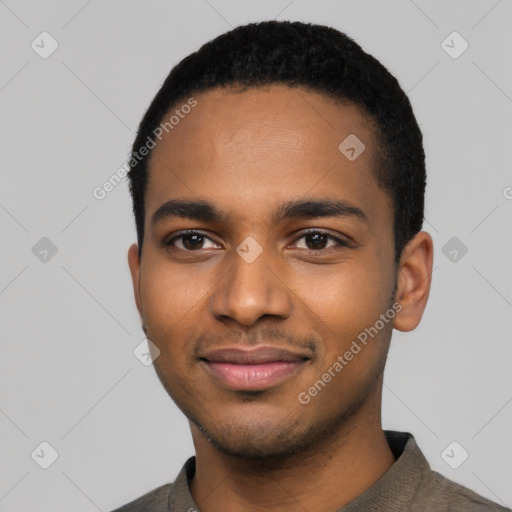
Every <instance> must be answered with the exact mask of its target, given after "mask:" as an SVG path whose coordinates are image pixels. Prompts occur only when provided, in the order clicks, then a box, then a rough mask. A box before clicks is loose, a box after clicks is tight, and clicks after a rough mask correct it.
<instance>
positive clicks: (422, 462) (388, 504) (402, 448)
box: [168, 430, 430, 512]
mask: <svg viewBox="0 0 512 512" xmlns="http://www.w3.org/2000/svg"><path fill="white" fill-rule="evenodd" d="M384 434H385V436H386V439H387V441H388V444H389V447H390V449H391V451H392V452H393V455H394V456H395V459H396V460H395V463H394V464H393V465H392V466H391V467H390V468H389V469H388V471H386V473H384V475H383V476H382V477H381V478H380V479H379V480H378V481H377V482H375V484H373V485H372V486H371V487H370V488H369V489H367V490H366V491H365V492H364V493H363V494H361V495H360V496H358V497H357V498H356V499H355V500H353V501H351V502H350V503H348V504H347V505H346V506H344V507H343V508H341V509H339V510H338V511H337V512H357V511H361V510H365V511H368V512H371V511H374V510H375V511H379V510H382V509H383V508H384V507H385V508H386V510H389V511H394V510H402V509H403V505H404V504H407V503H410V502H411V501H413V499H414V496H415V495H416V494H417V492H418V489H419V488H420V487H422V486H423V485H424V484H425V479H426V477H427V476H428V475H429V474H430V466H429V464H428V462H427V459H426V458H425V456H424V455H423V453H422V452H421V450H420V448H419V447H418V445H417V443H416V440H415V439H414V436H413V435H412V434H410V433H409V432H397V431H394V430H385V431H384ZM195 469H196V458H195V456H193V457H190V458H189V459H188V460H187V461H186V462H185V464H184V465H183V467H182V468H181V471H180V472H179V474H178V476H177V477H176V480H175V481H174V483H173V484H172V485H171V487H170V490H169V496H168V505H169V510H170V511H172V512H194V511H195V512H197V511H199V508H198V506H197V505H196V503H195V502H194V499H193V498H192V495H191V493H190V482H191V480H192V478H193V477H194V473H195Z"/></svg>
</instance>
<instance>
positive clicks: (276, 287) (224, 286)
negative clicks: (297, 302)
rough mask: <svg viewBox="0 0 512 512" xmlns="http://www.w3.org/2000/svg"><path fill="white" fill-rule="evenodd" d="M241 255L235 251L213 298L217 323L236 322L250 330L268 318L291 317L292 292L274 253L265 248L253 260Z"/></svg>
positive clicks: (213, 311)
mask: <svg viewBox="0 0 512 512" xmlns="http://www.w3.org/2000/svg"><path fill="white" fill-rule="evenodd" d="M240 254H242V255H243V253H237V252H234V251H233V254H232V255H231V259H232V265H231V268H230V270H229V271H228V272H227V274H226V275H225V276H224V278H223V279H222V280H221V283H220V284H219V286H218V287H216V289H215V292H214V293H213V294H212V295H211V296H210V310H211V312H212V315H213V316H214V317H215V318H216V319H217V320H220V321H223V322H226V321H229V320H233V321H235V322H237V323H238V324H240V325H243V326H246V327H248V326H251V325H253V324H254V323H255V322H257V321H258V320H259V319H260V318H262V317H264V316H266V317H276V318H280V319H286V318H289V316H290V315H291V312H292V304H293V303H292V300H291V290H290V289H289V288H288V287H287V285H286V284H285V283H284V282H283V278H282V275H279V271H278V270H277V266H278V265H276V264H275V261H274V262H273V261H272V255H271V254H270V251H267V250H265V249H263V250H262V252H261V254H260V255H259V256H258V257H257V258H256V259H254V260H253V261H252V260H251V258H244V257H243V256H240ZM230 263H231V262H230ZM281 274H282V272H281Z"/></svg>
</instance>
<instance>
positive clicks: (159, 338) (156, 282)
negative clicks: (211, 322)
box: [140, 262, 218, 351]
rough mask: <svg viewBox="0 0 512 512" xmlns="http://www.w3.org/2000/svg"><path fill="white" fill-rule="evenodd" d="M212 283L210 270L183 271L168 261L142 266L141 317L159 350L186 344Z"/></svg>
mask: <svg viewBox="0 0 512 512" xmlns="http://www.w3.org/2000/svg"><path fill="white" fill-rule="evenodd" d="M217 281H218V280H217ZM215 284H216V282H215V280H214V279H213V277H212V276H211V273H208V272H205V271H203V272H201V271H199V270H198V271H194V272H191V271H189V270H188V271H186V272H184V271H183V269H181V268H178V266H177V265H172V264H170V263H169V262H164V263H153V264H148V265H147V268H145V269H143V272H142V274H141V288H140V290H141V302H142V308H143V311H144V318H145V321H146V323H147V326H148V329H149V332H148V336H149V337H150V339H151V340H152V341H153V342H154V343H155V344H156V345H157V346H158V347H159V348H160V350H161V351H162V350H171V349H172V348H176V349H177V348H178V347H177V345H178V344H182V345H186V342H187V339H188V338H189V337H190V336H189V335H190V334H191V333H193V332H194V326H195V327H196V328H197V325H198V318H203V315H204V308H205V305H206V304H207V302H208V297H209V295H210V294H211V293H212V290H213V288H214V286H215Z"/></svg>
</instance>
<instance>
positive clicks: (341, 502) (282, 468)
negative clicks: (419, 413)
mask: <svg viewBox="0 0 512 512" xmlns="http://www.w3.org/2000/svg"><path fill="white" fill-rule="evenodd" d="M364 412H365V411H363V410H361V411H360V413H361V414H363V416H364ZM359 416H360V415H359ZM191 428H192V436H193V439H194V445H195V448H196V472H195V475H194V478H193V479H192V482H191V493H192V496H193V498H194V501H195V502H196V504H197V505H198V506H199V507H200V509H201V511H202V512H225V511H226V510H244V511H247V512H253V511H254V512H256V511H261V510H262V509H265V510H279V511H280V512H288V511H290V512H292V511H293V512H296V510H297V507H298V506H299V508H300V509H302V510H309V511H311V512H313V511H323V510H338V509H339V508H341V507H343V506H345V505H346V504H348V503H350V502H351V501H352V500H354V499H355V498H357V497H358V496H359V495H361V494H362V493H364V492H365V491H366V490H367V489H369V488H370V487H371V486H372V485H373V484H374V483H375V482H377V480H379V479H380V478H381V477H382V476H383V475H384V473H385V472H386V471H387V470H388V469H389V468H390V467H391V466H392V465H393V463H394V462H395V459H394V456H393V454H392V452H391V450H390V448H389V446H388V443H387V440H386V437H385V435H384V432H383V430H382V427H381V423H380V408H379V410H378V413H377V414H373V415H368V414H366V422H365V423H364V424H362V423H361V421H360V419H358V418H351V420H350V421H348V422H347V423H346V424H344V425H343V426H342V427H341V428H340V429H338V430H337V431H336V432H333V435H332V437H331V438H330V439H329V440H328V441H326V442H324V443H323V444H322V446H321V447H320V446H317V447H315V449H314V450H311V451H310V452H309V453H307V454H306V453H300V454H298V455H294V456H291V457H288V458H286V460H279V461H272V462H268V461H266V462H260V461H254V460H247V459H242V458H237V457H233V456H229V455H225V454H223V453H220V452H219V451H218V450H217V449H216V448H215V447H213V446H212V445H211V444H210V443H208V441H207V440H206V439H205V437H204V436H203V434H202V433H201V432H200V431H199V430H198V429H197V427H196V426H195V425H194V424H192V423H191Z"/></svg>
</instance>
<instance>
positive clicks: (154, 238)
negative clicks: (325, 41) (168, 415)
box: [132, 86, 396, 457]
mask: <svg viewBox="0 0 512 512" xmlns="http://www.w3.org/2000/svg"><path fill="white" fill-rule="evenodd" d="M195 97H196V99H197V102H198V104H197V106H196V107H195V108H194V109H192V111H191V113H190V114H188V115H187V116H186V117H185V118H184V119H181V120H180V122H179V124H178V125H176V126H175V127H174V129H173V130H172V131H170V132H169V133H168V134H166V135H165V136H164V138H163V139H162V141H161V142H159V143H158V145H157V147H156V148H155V149H154V153H153V156H152V160H151V165H150V171H149V183H148V188H147V192H146V198H145V201H146V203H145V204H146V223H145V239H144V245H143V256H142V261H141V262H140V268H132V275H133V278H134V285H135V288H136V295H138V299H137V300H138V304H139V308H140V311H141V315H142V316H143V320H144V323H145V324H146V326H147V337H148V338H149V339H150V340H151V341H152V342H153V343H154V344H155V345H156V346H157V347H158V348H159V350H160V355H159V357H157V359H156V360H155V361H154V366H155V369H156V371H157V373H158V376H159V378H160V380H161V382H162V384H163V385H164V387H165V388H166V390H167V391H168V393H169V394H170V395H171V397H172V398H173V399H174V401H175V402H176V404H177V405H178V407H180V409H181V410H182V411H183V412H184V413H185V415H186V416H187V417H188V418H189V419H190V420H191V421H192V422H193V423H194V424H195V425H196V426H199V427H200V428H201V430H202V432H203V433H204V434H205V435H206V437H207V438H208V439H209V440H210V441H211V442H213V443H214V444H215V445H216V446H217V447H218V448H219V449H220V450H221V451H223V452H225V453H232V454H239V455H242V456H245V457H251V456H252V457H269V456H272V455H277V454H286V453H291V452H294V451H297V450H298V449H304V448H305V447H307V446H310V445H311V444H312V443H314V442H319V440H320V439H325V438H327V436H328V433H331V434H332V433H333V432H336V428H337V427H339V426H340V425H342V424H344V422H346V421H347V420H348V419H349V418H351V419H352V420H353V421H354V419H355V418H359V419H358V420H357V421H359V422H360V423H361V424H364V422H365V421H366V422H369V421H370V416H371V415H372V414H380V392H381V380H382V372H383V367H384V362H385V358H386V353H387V349H388V346H389V340H390V336H391V327H392V321H390V322H386V323H384V327H383V328H381V329H377V330H378V333H377V334H375V325H376V322H377V321H378V320H379V318H381V317H380V315H381V314H383V313H385V312H386V311H387V310H389V308H391V305H392V303H393V300H394V298H393V290H394V285H395V277H396V275H395V264H394V240H393V229H392V225H393V222H392V204H391V200H390V198H389V196H388V194H387V193H386V192H385V191H383V190H382V189H381V188H379V186H378V185H377V183H376V181H375V179H374V177H373V175H372V172H371V162H372V158H373V155H374V151H375V140H374V136H373V134H372V131H371V129H370V127H369V124H368V120H367V119H366V118H365V117H364V116H363V115H362V114H361V111H360V110H359V109H358V108H357V107H355V106H353V105H341V104H339V103H335V102H333V101H331V100H329V99H328V98H326V97H324V96H323V95H320V94H317V93H313V92H308V91H306V90H305V89H302V88H298V89H292V88H288V87H285V86H272V87H270V88H267V89H261V88H258V89H250V90H248V91H246V92H241V93H240V92H237V93H234V92H233V91H230V90H228V89H217V90H210V91H207V92H205V93H201V94H199V95H196V96H195ZM350 134H354V135H355V136H356V137H357V138H358V139H359V140H360V141H361V142H362V143H363V144H364V145H365V150H364V151H363V152H362V153H361V154H360V155H359V156H358V157H357V158H356V159H355V160H353V159H349V158H347V156H346V155H348V156H350V157H351V158H352V153H353V152H352V151H351V150H350V148H348V151H346V152H345V154H343V153H342V152H341V151H340V149H338V146H339V144H340V143H341V142H342V141H343V140H344V139H346V138H347V137H348V136H349V135H350ZM350 140H352V141H353V139H349V141H350ZM352 145H353V144H352ZM349 146H350V145H349ZM356 151H357V148H356ZM170 200H179V201H183V202H198V201H202V202H208V203H211V205H212V206H214V207H215V209H216V210H218V212H219V214H221V215H222V216H223V217H222V220H221V219H216V218H214V216H210V217H208V216H205V215H204V212H201V211H200V209H198V208H196V209H195V212H196V214H197V215H196V217H197V218H183V217H181V216H160V220H159V221H158V222H156V223H154V224H153V223H152V217H153V214H154V213H155V212H156V211H157V210H158V209H159V207H160V206H161V205H163V204H164V203H166V202H167V201H170ZM312 201H314V202H327V201H330V202H338V203H343V204H344V205H345V206H351V207H352V209H350V208H348V209H345V210H343V212H342V214H341V215H338V214H335V213H332V212H331V214H330V215H326V212H325V208H322V207H321V206H318V205H317V206H316V209H315V208H311V205H310V207H308V208H304V207H303V208H301V207H300V206H299V207H297V208H295V209H288V210H286V209H284V208H283V205H287V204H288V203H292V202H293V203H297V204H299V203H301V202H312ZM280 208H281V209H280ZM356 209H357V210H356ZM181 211H182V214H183V213H185V209H184V208H182V210H181ZM187 211H188V210H187ZM358 211H359V212H360V213H359V214H357V212H358ZM286 212H287V213H288V215H281V216H279V215H278V214H279V213H281V214H283V213H286ZM186 230H192V231H193V232H192V233H190V232H189V233H188V234H186V233H185V236H183V237H181V238H178V237H179V235H183V234H184V233H183V232H184V231H186ZM308 231H310V232H309V233H308ZM337 239H339V241H340V242H341V243H340V242H338V241H337ZM165 243H168V244H170V245H168V246H166V245H165ZM237 249H238V250H237ZM381 324H383V322H382V321H381V322H379V323H378V324H377V325H379V326H380V325H381ZM370 327H373V328H374V330H373V331H371V332H372V334H373V337H371V336H367V344H366V345H364V344H363V343H361V342H360V341H357V340H358V335H359V334H360V333H361V332H362V331H364V330H365V329H368V328H370ZM360 339H361V338H360ZM354 340H356V342H357V344H358V345H359V346H360V348H361V350H360V351H359V352H357V353H355V351H356V350H357V349H353V351H352V353H353V354H354V355H353V357H352V358H351V359H350V360H347V358H345V357H344V354H345V353H346V352H347V351H350V348H351V346H352V347H353V341H354ZM261 345H266V346H270V347H277V348H285V349H287V350H289V351H291V352H292V353H293V355H294V356H297V357H295V358H292V359H294V360H293V361H292V362H288V363H283V362H281V363H276V362H274V363H267V366H265V367H263V366H261V368H262V369H264V372H267V373H265V375H267V376H270V377H269V378H267V379H265V378H263V379H262V377H264V375H262V371H260V372H258V371H257V369H255V365H254V364H253V365H252V366H251V368H252V369H247V366H246V365H244V368H242V366H238V367H237V366H236V365H235V364H234V363H233V362H231V363H230V364H222V362H219V361H217V363H214V362H212V361H211V358H210V360H209V356H210V355H211V353H212V351H213V350H216V349H219V348H227V347H229V348H232V347H238V348H241V349H247V350H252V349H254V348H256V347H257V346H261ZM339 356H341V357H342V358H343V360H344V361H345V363H344V364H341V363H339V364H341V365H342V369H341V370H339V366H335V367H336V368H337V369H338V370H334V372H333V365H335V363H336V361H338V362H339V361H340V360H339ZM220 359H222V357H221V358H220ZM237 368H239V369H240V371H237ZM329 368H331V371H330V372H329V373H330V375H331V378H330V379H324V383H325V380H330V382H328V383H325V385H324V386H319V385H318V384H317V390H318V389H320V390H319V391H317V393H314V391H313V392H312V393H309V392H308V390H310V388H311V387H312V386H314V384H315V383H316V382H317V381H318V380H319V379H322V375H324V374H325V372H328V369H329ZM264 372H263V373H264ZM333 375H334V376H333ZM258 379H260V380H258ZM299 397H302V400H300V399H299ZM308 397H309V400H308ZM306 402H307V403H306ZM371 421H375V417H374V418H373V419H372V420H371Z"/></svg>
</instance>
